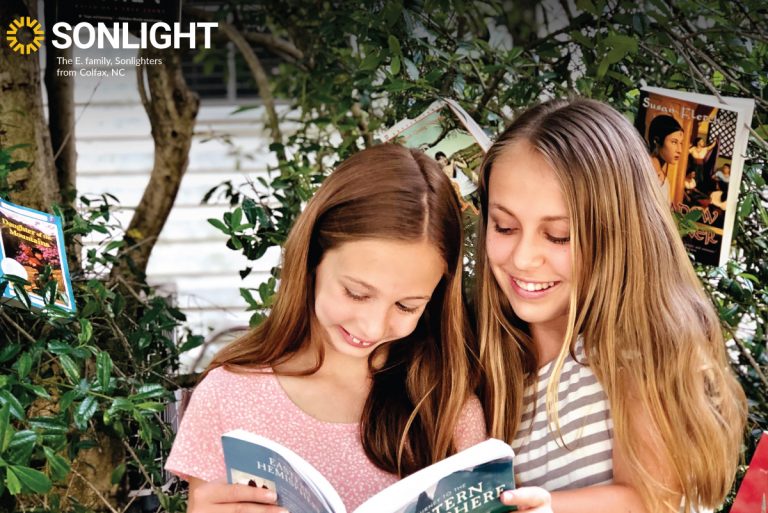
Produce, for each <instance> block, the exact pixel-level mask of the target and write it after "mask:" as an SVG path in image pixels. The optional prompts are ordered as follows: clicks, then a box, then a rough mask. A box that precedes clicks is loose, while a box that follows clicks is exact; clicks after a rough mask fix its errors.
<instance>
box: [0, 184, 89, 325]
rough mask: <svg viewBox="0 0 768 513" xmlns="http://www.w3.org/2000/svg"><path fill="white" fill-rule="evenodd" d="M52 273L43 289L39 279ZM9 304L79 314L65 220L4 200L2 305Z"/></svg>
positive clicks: (0, 207) (0, 205) (0, 214)
mask: <svg viewBox="0 0 768 513" xmlns="http://www.w3.org/2000/svg"><path fill="white" fill-rule="evenodd" d="M48 272H50V279H49V280H47V281H48V285H47V286H46V288H45V289H44V290H39V289H38V288H37V282H38V281H39V280H38V277H39V276H40V275H41V274H42V275H44V276H48V275H46V274H44V273H48ZM41 281H42V280H41ZM22 284H23V285H22ZM5 303H9V304H11V305H14V306H20V307H24V308H31V309H35V310H39V309H41V308H43V307H45V306H46V305H51V306H53V307H55V308H59V309H61V310H64V311H66V312H74V311H75V298H74V296H73V294H72V281H71V279H70V277H69V268H68V267H67V255H66V253H65V251H64V232H63V231H62V228H61V219H60V218H58V217H57V216H54V215H51V214H47V213H45V212H40V211H38V210H33V209H31V208H27V207H22V206H20V205H15V204H13V203H11V202H9V201H4V200H2V199H0V304H5Z"/></svg>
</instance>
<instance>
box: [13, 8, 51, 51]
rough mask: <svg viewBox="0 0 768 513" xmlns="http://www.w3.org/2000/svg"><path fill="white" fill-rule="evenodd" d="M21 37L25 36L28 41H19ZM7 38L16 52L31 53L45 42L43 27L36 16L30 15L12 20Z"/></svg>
mask: <svg viewBox="0 0 768 513" xmlns="http://www.w3.org/2000/svg"><path fill="white" fill-rule="evenodd" d="M19 29H21V30H22V32H21V33H19ZM25 29H26V30H25ZM24 32H27V33H28V35H25V34H24ZM20 37H23V38H24V40H26V41H27V42H24V41H19V39H20ZM6 39H8V43H9V44H10V45H11V49H12V50H13V51H14V52H19V53H20V54H22V55H29V54H30V53H32V52H36V51H38V50H39V49H40V45H41V44H42V42H43V27H41V26H40V22H39V21H37V20H36V19H34V18H30V17H29V16H26V17H21V18H19V19H18V20H13V21H12V22H11V24H10V25H9V27H8V33H7V36H6Z"/></svg>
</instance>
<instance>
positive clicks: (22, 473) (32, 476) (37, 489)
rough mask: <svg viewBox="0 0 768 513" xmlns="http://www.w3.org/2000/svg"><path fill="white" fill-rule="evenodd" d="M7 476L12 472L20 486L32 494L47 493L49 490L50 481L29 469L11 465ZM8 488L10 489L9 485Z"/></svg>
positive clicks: (38, 472) (43, 475) (37, 471)
mask: <svg viewBox="0 0 768 513" xmlns="http://www.w3.org/2000/svg"><path fill="white" fill-rule="evenodd" d="M8 472H9V474H10V473H11V472H13V473H14V474H16V477H17V478H18V480H19V481H20V482H21V486H22V487H23V488H24V489H25V490H28V491H30V492H32V493H47V492H48V491H49V490H50V489H51V486H52V484H51V480H50V479H48V476H46V475H45V474H43V473H42V472H40V471H39V470H35V469H33V468H29V467H23V466H21V465H12V466H10V467H8ZM8 488H9V489H10V483H9V486H8Z"/></svg>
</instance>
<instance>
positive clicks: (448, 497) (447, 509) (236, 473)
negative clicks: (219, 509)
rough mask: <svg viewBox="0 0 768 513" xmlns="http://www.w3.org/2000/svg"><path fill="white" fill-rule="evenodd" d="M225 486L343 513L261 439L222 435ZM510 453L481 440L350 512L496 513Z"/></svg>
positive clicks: (308, 474) (325, 490) (507, 485)
mask: <svg viewBox="0 0 768 513" xmlns="http://www.w3.org/2000/svg"><path fill="white" fill-rule="evenodd" d="M222 445H223V447H224V459H225V461H226V466H227V479H228V482H230V483H239V484H246V485H249V486H259V487H265V488H269V489H271V490H273V491H275V492H276V493H277V500H278V505H280V506H282V507H284V508H286V509H287V510H288V511H296V512H302V513H346V511H347V510H346V508H345V506H344V504H343V502H342V500H341V497H340V496H339V494H338V493H337V492H336V490H334V488H333V486H331V484H330V483H329V482H328V480H327V479H325V477H323V476H322V475H321V474H320V472H318V471H317V469H315V468H314V467H313V466H312V465H311V464H309V463H308V462H307V461H306V460H304V459H303V458H302V457H301V456H299V455H297V454H296V453H295V452H293V451H291V450H290V449H288V448H286V447H284V446H283V445H281V444H278V443H276V442H274V441H272V440H269V439H267V438H264V437H261V436H258V435H254V434H253V433H248V432H247V431H243V430H235V431H231V432H229V433H226V434H225V435H223V436H222ZM513 457H514V452H513V451H512V448H511V447H510V446H509V445H508V444H506V443H504V442H502V441H500V440H495V439H490V440H486V441H485V442H482V443H479V444H477V445H475V446H473V447H470V448H468V449H465V450H464V451H461V452H459V453H458V454H454V455H453V456H450V457H448V458H446V459H444V460H442V461H439V462H437V463H435V464H433V465H430V466H429V467H427V468H424V469H422V470H420V471H418V472H416V473H414V474H411V475H410V476H408V477H406V478H404V479H401V480H400V481H398V482H396V483H395V484H393V485H391V486H389V487H387V488H385V489H384V490H382V491H381V492H379V493H378V494H376V495H374V496H373V497H371V498H370V499H368V500H367V501H365V502H364V503H363V504H361V505H360V506H359V507H358V508H357V509H356V510H355V511H353V512H352V513H434V512H437V511H440V512H441V513H451V512H456V513H458V512H467V513H472V512H475V513H502V512H507V511H514V510H515V508H514V507H512V506H505V505H503V504H501V502H500V501H499V495H500V494H501V493H502V492H503V491H504V490H509V489H512V488H514V475H513V467H512V465H513Z"/></svg>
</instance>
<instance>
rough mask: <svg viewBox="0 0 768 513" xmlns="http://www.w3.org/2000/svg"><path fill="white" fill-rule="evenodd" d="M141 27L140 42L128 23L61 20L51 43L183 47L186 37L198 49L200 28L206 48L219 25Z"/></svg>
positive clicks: (160, 24) (99, 46) (188, 42)
mask: <svg viewBox="0 0 768 513" xmlns="http://www.w3.org/2000/svg"><path fill="white" fill-rule="evenodd" d="M134 26H136V27H137V29H138V33H137V34H136V35H137V37H138V39H139V41H138V42H132V41H131V40H130V34H131V33H130V31H129V28H128V27H129V24H128V23H126V22H122V23H112V24H111V25H108V24H106V23H102V22H99V23H96V24H95V26H94V25H93V24H91V23H87V22H81V23H78V24H76V25H74V26H72V25H71V24H69V23H65V22H63V21H62V22H59V23H56V24H55V25H54V26H53V30H52V32H53V35H54V36H55V37H53V38H51V43H53V46H55V47H56V48H69V47H71V46H72V45H74V46H76V47H78V48H93V47H96V48H136V49H138V48H149V47H152V48H158V49H164V48H171V47H173V48H175V49H180V48H182V41H184V40H186V41H187V44H186V45H184V46H183V47H184V48H196V45H197V41H198V39H197V37H198V30H200V29H202V41H203V45H202V46H203V48H210V47H211V29H214V28H216V27H218V26H219V24H218V23H215V22H203V23H189V24H188V25H187V30H186V31H185V30H184V29H183V28H182V24H181V23H173V24H172V25H169V24H168V23H164V22H157V23H146V22H142V23H140V24H136V25H134Z"/></svg>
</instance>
